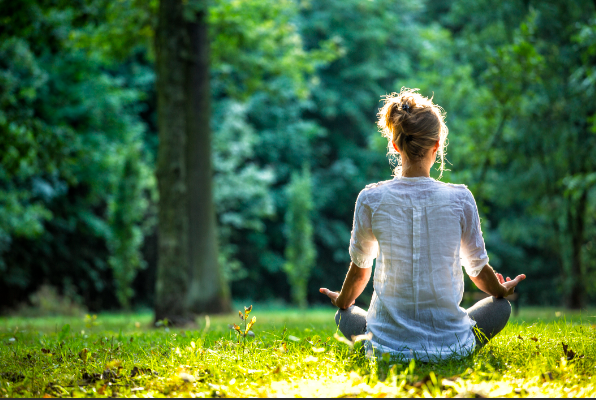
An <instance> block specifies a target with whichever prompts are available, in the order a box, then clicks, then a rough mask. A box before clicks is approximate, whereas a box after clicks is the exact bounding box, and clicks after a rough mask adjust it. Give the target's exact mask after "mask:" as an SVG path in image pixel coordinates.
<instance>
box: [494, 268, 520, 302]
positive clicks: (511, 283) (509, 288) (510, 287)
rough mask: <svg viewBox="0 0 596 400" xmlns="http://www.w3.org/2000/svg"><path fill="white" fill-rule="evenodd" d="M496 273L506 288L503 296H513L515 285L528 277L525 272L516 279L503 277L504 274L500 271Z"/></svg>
mask: <svg viewBox="0 0 596 400" xmlns="http://www.w3.org/2000/svg"><path fill="white" fill-rule="evenodd" d="M496 275H497V279H498V280H499V283H500V284H501V285H502V286H503V287H504V288H505V290H506V291H505V293H504V294H503V297H507V296H511V295H512V294H513V292H514V291H515V287H516V286H517V284H518V283H520V282H521V281H523V280H524V279H526V275H524V274H521V275H518V276H517V277H516V278H515V279H511V278H510V277H507V278H503V275H501V274H499V273H497V274H496Z"/></svg>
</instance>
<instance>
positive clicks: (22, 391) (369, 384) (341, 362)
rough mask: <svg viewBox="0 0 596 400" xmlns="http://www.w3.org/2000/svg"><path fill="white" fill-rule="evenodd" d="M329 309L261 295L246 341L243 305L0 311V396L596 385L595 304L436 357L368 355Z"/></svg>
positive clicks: (548, 312)
mask: <svg viewBox="0 0 596 400" xmlns="http://www.w3.org/2000/svg"><path fill="white" fill-rule="evenodd" d="M333 313H334V311H333V309H332V308H330V307H329V308H327V307H325V308H314V309H310V310H308V311H299V310H295V309H283V308H273V307H266V306H258V305H257V306H255V307H254V309H253V311H252V313H251V315H250V317H252V316H256V318H257V321H256V324H255V325H254V327H253V328H252V330H253V331H254V333H255V337H254V338H252V337H249V338H248V339H247V342H246V344H245V345H242V343H240V344H238V343H237V341H238V340H237V339H236V336H235V334H234V333H233V332H232V331H231V330H230V329H229V327H228V324H232V323H237V324H239V323H240V322H242V321H240V319H239V317H238V315H237V314H235V315H229V316H218V317H212V318H205V317H202V318H198V319H197V326H196V327H194V328H193V329H179V328H167V327H161V328H151V327H150V322H151V314H150V313H148V312H147V313H137V314H101V315H99V316H98V318H97V320H95V321H93V320H92V319H89V318H87V319H85V318H74V317H46V318H28V319H27V318H19V317H10V318H0V342H1V344H0V396H3V397H25V396H27V397H30V396H35V397H44V396H45V397H49V396H51V397H60V396H65V397H69V396H75V397H78V396H81V397H110V396H112V397H113V396H136V397H150V396H154V397H155V396H188V397H215V396H218V397H221V396H234V397H238V396H242V397H248V396H275V397H279V396H302V397H306V396H373V397H385V396H407V397H419V396H425V397H428V396H446V397H453V396H457V395H460V396H462V395H463V396H467V397H470V396H476V397H478V396H493V397H495V396H500V397H529V396H557V397H561V396H564V397H580V396H589V397H594V396H596V386H595V384H596V378H592V375H593V374H594V372H595V367H596V346H595V344H596V343H595V339H596V329H595V326H594V323H596V317H595V316H594V315H596V312H593V311H592V310H588V311H584V312H583V313H576V312H573V313H572V312H569V311H566V310H564V309H562V308H561V309H554V308H552V309H551V308H523V309H522V310H521V312H520V315H519V316H516V317H513V318H512V320H511V323H510V324H508V326H507V327H506V329H505V331H503V332H502V333H501V334H499V335H498V336H497V337H496V338H495V339H494V340H493V341H491V343H490V344H489V345H488V346H487V347H485V348H484V349H482V350H481V351H479V352H477V353H476V354H474V355H473V356H470V357H468V358H467V359H465V360H462V361H457V362H456V361H451V362H444V363H442V364H435V365H431V364H421V363H419V364H415V363H411V364H409V365H402V364H396V365H392V364H391V362H387V361H384V360H383V359H382V358H381V359H379V360H377V359H373V360H368V359H366V358H365V357H363V356H362V355H361V354H360V352H359V351H358V349H357V347H358V345H356V349H350V347H349V346H348V345H346V344H345V343H341V342H339V341H338V340H337V339H335V338H334V334H335V333H336V331H335V326H334V324H333ZM562 343H565V345H568V349H567V351H568V352H567V354H565V353H564V351H563V345H562Z"/></svg>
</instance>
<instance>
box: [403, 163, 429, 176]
mask: <svg viewBox="0 0 596 400" xmlns="http://www.w3.org/2000/svg"><path fill="white" fill-rule="evenodd" d="M431 165H432V163H430V164H429V163H428V162H425V160H421V161H420V162H415V163H409V162H407V161H406V160H402V167H401V171H402V172H401V176H403V177H405V178H417V177H426V178H428V177H430V167H431Z"/></svg>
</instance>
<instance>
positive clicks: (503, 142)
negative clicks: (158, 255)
mask: <svg viewBox="0 0 596 400" xmlns="http://www.w3.org/2000/svg"><path fill="white" fill-rule="evenodd" d="M18 3H19V6H17V5H16V4H17V3H16V2H2V3H0V4H1V5H0V23H1V24H2V26H3V27H5V29H3V30H2V32H0V150H1V151H0V189H1V190H0V290H2V291H3V292H6V293H7V294H8V295H7V296H5V298H7V299H15V302H16V301H17V300H18V301H21V300H25V299H26V298H27V293H28V292H30V291H32V290H35V288H36V287H37V286H39V285H40V284H42V283H43V281H44V280H46V281H48V283H49V284H51V285H52V286H54V287H57V288H58V289H59V293H60V294H61V295H63V294H64V293H65V292H66V291H68V290H70V289H68V288H72V287H76V288H77V292H78V294H79V295H81V296H82V297H83V299H84V301H85V304H86V305H88V306H90V307H91V308H92V309H97V308H103V307H115V306H116V305H117V304H116V301H115V299H117V303H118V304H121V305H125V306H126V305H134V303H135V302H136V301H138V299H139V298H141V296H138V293H137V296H134V295H133V286H136V288H137V291H138V289H139V288H140V283H139V281H142V287H143V293H142V294H143V296H142V297H143V300H144V301H146V302H150V301H151V290H152V289H151V288H152V287H153V285H154V284H153V281H152V279H153V276H154V275H153V274H154V265H155V250H154V248H155V247H156V246H155V245H154V243H153V242H151V241H149V240H146V238H147V237H149V238H150V240H155V239H154V238H155V224H154V222H155V207H156V203H157V198H156V197H157V196H156V193H155V182H154V179H153V177H152V176H153V168H154V162H153V159H154V155H155V152H156V148H157V146H158V143H157V135H156V118H157V116H156V113H155V91H154V89H153V86H154V83H155V74H154V72H153V44H152V41H153V36H154V30H155V26H156V23H157V21H156V17H155V16H156V10H157V6H158V1H156V0H152V1H149V2H142V1H138V0H127V1H118V2H113V1H108V0H82V1H80V2H78V3H76V4H68V3H65V2H57V3H47V2H41V1H36V0H25V1H22V2H18ZM198 4H199V3H196V2H194V1H189V2H187V3H186V6H187V11H188V12H189V13H191V12H192V10H194V9H195V8H196V7H197V6H198ZM595 11H596V10H595V9H594V5H593V2H590V1H588V0H581V1H577V2H566V1H559V0H556V1H552V2H549V3H529V2H525V1H520V0H506V1H503V2H499V3H498V4H495V3H494V2H491V1H488V0H449V1H425V2H416V1H410V0H408V1H402V2H394V1H391V0H376V1H374V2H372V1H370V2H363V1H360V0H343V1H339V0H329V1H325V2H314V1H300V2H298V1H290V0H284V1H273V0H261V1H255V0H240V1H229V0H216V1H214V2H211V3H210V4H209V16H208V18H209V23H210V35H211V42H212V46H211V71H212V74H211V87H212V100H213V101H212V104H213V114H212V115H213V117H212V126H213V149H214V152H213V154H214V158H213V165H214V170H215V174H214V180H215V181H214V189H215V204H216V209H217V217H218V224H219V227H218V233H219V242H220V247H221V252H220V261H221V263H222V265H223V266H224V268H225V273H226V277H227V279H228V280H230V281H232V292H233V293H234V296H236V297H238V298H251V299H261V300H265V299H271V298H278V297H280V296H283V297H284V298H285V299H286V300H287V299H289V297H290V296H289V293H291V292H292V284H289V283H288V280H286V274H285V273H284V272H285V267H284V265H293V264H292V261H291V260H289V257H290V256H289V253H286V248H290V247H291V246H293V245H291V244H290V243H289V242H288V241H287V240H286V238H289V236H286V232H289V231H290V229H289V228H288V227H287V226H286V219H285V218H284V216H286V215H289V213H290V208H291V207H293V206H291V203H290V201H289V199H290V197H288V196H287V194H288V188H289V187H290V185H291V181H292V175H294V174H295V173H297V171H300V170H301V168H302V166H303V165H305V164H308V165H309V166H310V173H311V175H312V176H311V180H312V185H313V187H316V190H314V191H313V192H312V210H311V211H310V213H311V218H312V240H311V241H312V242H314V243H315V246H316V249H315V253H316V254H317V256H316V264H317V265H319V266H320V267H319V268H316V269H314V270H312V273H311V274H310V282H311V285H309V286H308V288H307V290H306V294H303V295H301V296H307V295H310V296H312V297H313V298H315V297H314V296H317V295H318V294H317V292H316V288H317V287H319V286H327V287H335V288H339V287H340V285H341V282H342V279H343V276H341V274H337V271H338V270H343V268H344V267H345V265H346V264H347V262H348V261H349V255H348V252H347V243H348V241H349V234H350V227H351V222H352V215H353V206H354V200H355V198H356V196H357V193H358V192H359V191H360V190H361V189H362V188H363V187H364V186H365V185H366V184H367V183H370V182H374V181H379V180H385V179H389V178H390V174H391V170H390V166H389V164H388V163H387V161H386V158H385V154H386V145H387V143H386V142H385V141H384V140H383V139H382V138H381V136H380V135H379V134H378V133H377V132H376V127H375V125H374V120H375V113H376V111H377V108H378V106H379V102H378V100H380V96H381V95H383V94H386V93H389V92H392V91H399V90H400V88H401V87H402V86H406V87H418V88H420V89H421V92H422V93H424V94H425V95H434V99H435V101H436V102H437V103H438V104H440V105H442V106H443V107H444V108H445V109H446V111H447V124H448V126H449V128H450V132H451V133H450V136H449V143H450V145H449V147H448V160H449V162H450V163H451V165H449V166H448V168H449V169H450V171H447V172H446V173H445V174H444V177H443V180H444V181H448V182H454V183H464V184H467V185H468V186H469V187H470V189H471V190H472V192H473V193H474V195H475V197H476V199H477V201H478V205H479V209H480V212H481V214H482V221H483V231H484V234H485V239H486V242H487V248H488V251H489V256H490V258H491V263H492V264H493V265H494V266H495V267H496V268H497V269H498V270H499V271H500V272H504V273H510V274H515V273H518V272H520V271H521V272H525V273H526V274H528V277H529V278H530V279H528V280H526V281H525V282H524V286H523V288H520V290H521V291H522V292H521V295H522V299H523V301H528V302H537V303H550V304H558V303H559V302H560V301H561V298H562V297H565V298H567V299H569V304H570V305H573V306H576V307H577V306H580V305H582V304H585V301H586V299H588V300H594V298H595V297H594V296H595V295H596V284H595V282H596V261H595V260H596V246H595V245H594V243H596V242H595V241H594V238H595V237H596V224H594V221H596V189H595V188H596V184H595V181H594V177H593V171H594V170H595V168H596V165H594V157H592V154H593V153H594V151H595V149H596V147H595V146H596V135H595V134H594V132H595V131H596V109H595V108H594V101H593V97H594V93H596V78H595V77H596V69H595V68H594V65H596V64H595V58H594V57H595V54H596V44H595V43H596V39H595V38H596V33H595V32H596V28H595V21H596V20H595V19H594V15H595V14H594V13H595ZM432 173H433V174H434V176H437V172H436V171H433V172H432ZM143 251H144V253H143ZM144 258H145V259H144ZM143 265H147V266H148V268H147V269H145V270H143V269H142V266H143ZM289 281H290V282H291V281H293V280H292V279H290V280H289ZM299 286H300V285H299ZM255 287H258V288H259V290H258V291H257V290H255V289H254V288H255ZM546 287H548V288H555V289H554V290H555V293H553V291H552V290H549V291H547V290H545V289H544V288H546ZM299 290H301V291H303V289H299ZM145 293H148V294H147V295H146V296H145V295H144V294H145ZM286 293H288V294H286ZM370 293H371V288H369V289H367V291H366V292H365V294H364V295H363V297H362V300H364V301H366V299H367V296H370ZM575 293H577V294H578V295H577V296H575V297H574V294H575ZM8 301H9V300H2V301H1V303H2V304H3V305H6V304H7V302H8ZM321 301H324V299H322V298H321ZM13 305H14V303H13Z"/></svg>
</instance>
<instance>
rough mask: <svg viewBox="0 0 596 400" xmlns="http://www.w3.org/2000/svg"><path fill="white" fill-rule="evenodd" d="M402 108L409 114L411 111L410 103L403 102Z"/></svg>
mask: <svg viewBox="0 0 596 400" xmlns="http://www.w3.org/2000/svg"><path fill="white" fill-rule="evenodd" d="M401 109H402V110H404V111H405V112H407V113H408V114H409V113H410V105H409V104H408V103H404V104H402V105H401Z"/></svg>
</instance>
